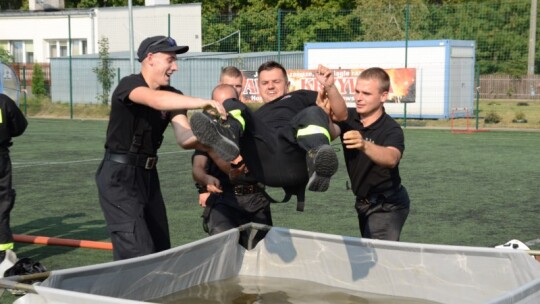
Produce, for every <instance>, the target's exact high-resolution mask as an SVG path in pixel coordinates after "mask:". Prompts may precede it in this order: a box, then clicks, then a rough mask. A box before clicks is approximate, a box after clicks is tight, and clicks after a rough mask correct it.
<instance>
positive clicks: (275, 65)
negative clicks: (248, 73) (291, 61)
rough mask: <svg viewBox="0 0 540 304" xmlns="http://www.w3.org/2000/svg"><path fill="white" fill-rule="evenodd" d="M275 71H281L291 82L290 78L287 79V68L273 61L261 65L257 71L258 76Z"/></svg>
mask: <svg viewBox="0 0 540 304" xmlns="http://www.w3.org/2000/svg"><path fill="white" fill-rule="evenodd" d="M273 69H280V70H281V72H283V76H285V80H286V81H289V77H287V70H285V68H284V67H283V66H282V65H281V64H280V63H278V62H276V61H273V60H270V61H267V62H265V63H263V64H261V66H259V69H258V70H257V75H259V74H261V72H262V71H270V70H273Z"/></svg>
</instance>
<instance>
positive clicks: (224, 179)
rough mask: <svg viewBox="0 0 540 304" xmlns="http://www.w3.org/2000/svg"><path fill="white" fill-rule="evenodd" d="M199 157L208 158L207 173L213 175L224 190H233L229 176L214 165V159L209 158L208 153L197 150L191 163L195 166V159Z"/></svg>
mask: <svg viewBox="0 0 540 304" xmlns="http://www.w3.org/2000/svg"><path fill="white" fill-rule="evenodd" d="M197 155H202V156H206V158H207V161H206V167H205V171H206V173H207V174H208V175H212V176H213V177H215V178H217V179H218V180H219V182H220V184H221V187H222V189H225V188H232V185H231V182H230V180H229V175H228V174H226V173H225V172H223V171H221V169H219V167H218V166H217V165H216V163H214V161H213V160H212V158H210V156H208V153H206V152H204V151H201V150H195V152H193V155H192V157H191V163H192V164H193V159H194V158H195V156H197Z"/></svg>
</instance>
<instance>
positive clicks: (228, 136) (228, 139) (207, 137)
mask: <svg viewBox="0 0 540 304" xmlns="http://www.w3.org/2000/svg"><path fill="white" fill-rule="evenodd" d="M190 124H191V129H192V131H193V134H195V136H196V137H197V139H198V140H199V142H200V143H202V144H203V145H206V146H208V147H210V148H212V150H214V151H215V152H216V153H217V154H218V155H219V157H221V158H222V159H223V160H225V161H228V162H230V161H232V160H234V159H235V158H236V157H237V156H238V155H239V154H240V149H239V148H238V145H237V144H236V143H235V142H234V141H233V140H234V139H235V136H234V134H233V132H232V131H231V130H230V129H229V127H230V126H229V125H227V124H223V123H221V121H219V119H213V118H212V117H210V116H209V115H207V114H205V113H203V112H196V113H193V115H192V116H191V120H190Z"/></svg>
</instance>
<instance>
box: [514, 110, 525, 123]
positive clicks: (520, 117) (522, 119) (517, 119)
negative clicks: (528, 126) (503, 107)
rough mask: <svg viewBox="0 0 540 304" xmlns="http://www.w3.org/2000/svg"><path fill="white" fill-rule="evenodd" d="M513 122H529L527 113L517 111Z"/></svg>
mask: <svg viewBox="0 0 540 304" xmlns="http://www.w3.org/2000/svg"><path fill="white" fill-rule="evenodd" d="M512 122H522V123H524V122H527V119H525V113H523V112H521V111H519V112H517V113H516V116H514V119H512Z"/></svg>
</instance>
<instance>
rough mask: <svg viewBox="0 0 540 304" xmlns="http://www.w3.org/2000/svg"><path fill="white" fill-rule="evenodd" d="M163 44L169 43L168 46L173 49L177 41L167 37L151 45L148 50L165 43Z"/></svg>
mask: <svg viewBox="0 0 540 304" xmlns="http://www.w3.org/2000/svg"><path fill="white" fill-rule="evenodd" d="M163 42H167V44H168V45H169V46H171V47H172V46H176V40H174V39H172V38H171V37H165V38H161V39H159V40H158V41H156V42H154V43H152V44H150V45H149V46H148V48H147V49H149V48H151V47H153V46H154V45H158V44H161V43H163Z"/></svg>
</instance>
